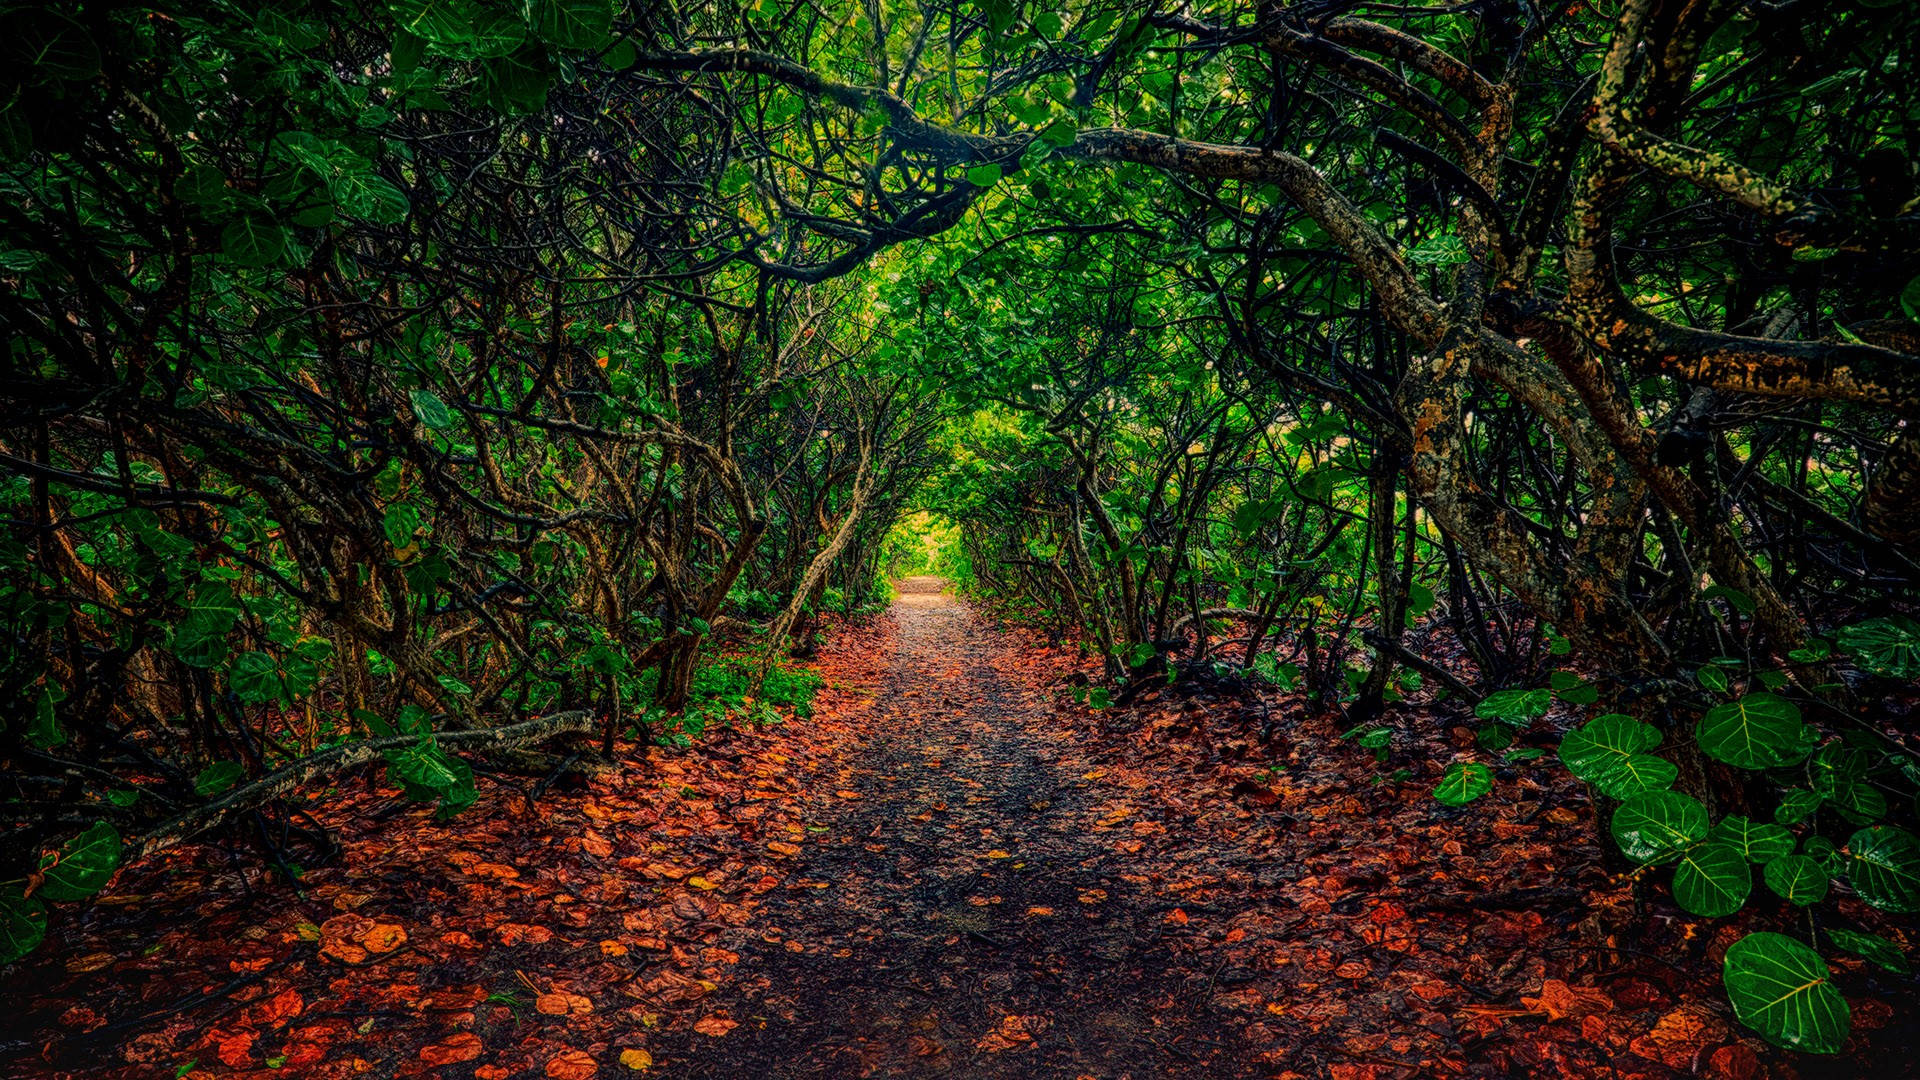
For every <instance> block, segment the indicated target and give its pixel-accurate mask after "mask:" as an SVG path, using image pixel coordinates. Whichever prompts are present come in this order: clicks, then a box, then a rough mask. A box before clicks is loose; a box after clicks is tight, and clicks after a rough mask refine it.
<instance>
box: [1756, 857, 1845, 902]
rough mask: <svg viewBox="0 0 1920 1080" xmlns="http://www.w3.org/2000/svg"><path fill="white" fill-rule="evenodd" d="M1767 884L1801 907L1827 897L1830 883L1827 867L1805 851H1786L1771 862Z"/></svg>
mask: <svg viewBox="0 0 1920 1080" xmlns="http://www.w3.org/2000/svg"><path fill="white" fill-rule="evenodd" d="M1764 876H1765V878H1766V881H1767V888H1769V889H1772V890H1773V891H1774V892H1776V893H1778V894H1780V898H1781V899H1783V900H1785V901H1787V902H1788V903H1790V904H1794V905H1796V906H1798V907H1807V906H1808V905H1811V904H1817V903H1819V902H1820V901H1822V900H1824V899H1826V898H1827V886H1828V885H1829V884H1830V882H1829V881H1828V878H1827V871H1826V868H1825V867H1822V866H1821V865H1820V864H1819V863H1817V862H1815V861H1813V860H1812V859H1809V858H1807V857H1806V856H1805V855H1782V856H1780V857H1779V858H1777V859H1775V860H1773V861H1772V862H1770V863H1768V864H1767V869H1766V873H1765V875H1764Z"/></svg>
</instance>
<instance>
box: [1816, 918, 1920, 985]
mask: <svg viewBox="0 0 1920 1080" xmlns="http://www.w3.org/2000/svg"><path fill="white" fill-rule="evenodd" d="M1827 937H1828V938H1829V939H1831V940H1832V941H1833V943H1834V944H1835V945H1838V946H1840V947H1841V948H1843V949H1845V950H1847V951H1848V952H1850V953H1852V954H1854V955H1855V956H1861V957H1865V958H1866V959H1867V960H1868V961H1869V962H1871V963H1873V964H1874V965H1875V966H1877V967H1881V968H1884V969H1886V970H1887V971H1891V972H1893V973H1894V974H1896V975H1906V974H1908V973H1910V972H1912V971H1913V968H1912V967H1911V966H1909V965H1908V964H1907V958H1906V956H1905V955H1903V954H1902V953H1901V952H1900V946H1898V945H1895V944H1894V943H1893V942H1891V941H1888V940H1887V939H1886V938H1883V937H1881V936H1880V935H1879V934H1866V933H1861V932H1860V931H1858V930H1843V929H1838V928H1835V929H1832V930H1828V931H1827Z"/></svg>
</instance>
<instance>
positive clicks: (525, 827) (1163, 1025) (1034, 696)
mask: <svg viewBox="0 0 1920 1080" xmlns="http://www.w3.org/2000/svg"><path fill="white" fill-rule="evenodd" d="M1076 663H1077V659H1076V657H1075V656H1074V655H1073V654H1072V653H1071V652H1070V651H1062V650H1058V649H1052V648H1048V647H1046V646H1044V645H1042V644H1041V642H1040V641H1039V640H1038V639H1037V638H1036V637H1035V636H1034V635H1032V634H1029V633H1026V632H1022V631H1005V630H1003V629H1002V628H1000V627H997V626H995V625H992V623H991V621H990V620H989V619H988V618H987V617H985V616H982V615H980V614H977V613H976V612H974V611H973V610H972V609H969V608H968V607H966V606H963V605H961V604H959V603H957V602H955V601H953V600H952V599H950V598H948V597H945V596H942V595H941V594H940V593H939V591H938V589H937V583H936V582H933V581H930V580H925V579H922V580H914V581H909V582H907V583H906V586H905V589H904V591H903V593H902V595H901V597H900V601H899V603H898V604H896V605H895V607H894V609H893V611H892V612H891V613H890V615H889V616H888V617H887V618H883V619H878V620H872V621H867V622H859V623H842V624H839V625H838V626H837V627H836V630H835V632H834V634H833V638H832V642H831V645H830V647H829V648H828V649H827V650H826V652H825V653H824V654H823V655H822V656H821V658H820V660H819V664H818V667H819V671H820V673H821V674H822V675H823V677H824V678H825V679H826V680H827V685H826V687H825V688H823V689H822V690H820V692H819V694H818V696H817V697H816V699H815V702H814V709H813V713H812V715H811V716H808V717H806V718H804V719H801V720H798V721H796V722H793V723H789V724H784V725H776V726H772V727H760V726H758V725H756V724H753V723H747V722H741V721H740V720H738V719H737V718H736V720H735V721H734V722H732V723H730V724H728V725H726V726H723V727H719V728H716V729H713V730H709V731H708V732H707V733H706V734H705V735H704V736H703V737H702V738H700V739H699V740H697V741H695V742H694V744H693V745H692V746H691V747H689V748H684V749H672V748H666V747H660V746H637V745H633V744H624V745H622V747H621V748H620V754H619V760H618V762H617V763H616V764H614V765H613V766H612V767H609V768H606V769H603V770H601V771H600V772H598V773H597V774H596V775H595V776H593V777H592V778H591V779H577V778H574V779H569V780H567V781H565V782H564V783H562V784H556V785H554V786H552V787H550V788H549V787H546V786H537V785H536V784H535V782H534V781H532V780H529V779H525V778H516V777H514V776H512V775H510V774H489V775H487V776H486V778H485V788H484V790H483V797H482V799H481V801H480V802H479V803H478V804H477V805H475V806H474V807H473V808H471V809H469V810H467V811H465V812H463V813H461V814H460V815H459V816H458V817H455V818H453V819H451V820H444V821H443V820H439V819H437V818H436V817H435V815H434V813H433V809H432V808H431V807H430V806H423V805H420V804H414V803H408V802H406V801H405V800H404V798H403V794H402V792H400V791H399V790H397V789H395V788H392V787H390V786H388V785H387V783H386V780H385V777H384V776H383V774H382V772H381V771H379V770H368V771H367V772H365V773H362V774H359V775H356V776H354V777H352V778H350V779H347V780H343V781H342V782H341V783H339V784H338V785H336V786H335V787H334V788H332V789H329V790H327V791H325V792H314V793H310V794H309V795H308V797H307V798H308V802H307V805H308V806H310V807H312V808H313V810H314V811H315V813H316V815H317V820H319V821H320V822H321V823H323V824H325V825H326V827H327V828H328V830H329V831H330V833H331V834H332V835H333V836H334V837H335V838H336V839H337V840H338V841H339V843H340V845H341V851H340V854H339V856H338V857H337V858H332V859H329V860H326V861H324V862H321V861H318V860H316V861H315V862H314V863H313V865H312V868H311V869H309V870H308V871H306V872H305V873H304V874H302V875H301V877H300V880H299V882H298V883H297V885H295V884H290V883H289V882H287V881H286V880H284V879H283V878H279V877H276V876H272V875H270V874H269V873H268V872H267V870H266V869H265V867H264V864H263V861H262V860H261V858H260V857H259V853H258V852H257V851H256V850H252V849H251V848H248V847H246V846H243V845H244V843H245V838H244V837H221V838H215V839H210V840H209V841H208V842H205V843H202V844H197V845H182V846H181V847H179V848H176V849H173V850H171V851H169V852H167V853H166V854H165V855H163V856H161V857H160V858H157V859H153V860H147V861H145V862H142V863H140V864H138V865H136V866H134V867H131V868H129V869H127V870H125V871H123V872H122V873H121V874H120V875H119V876H118V877H117V878H116V879H115V881H114V882H113V883H112V885H111V886H110V887H109V889H108V890H107V892H106V893H105V894H103V895H102V897H101V898H100V900H99V901H97V902H95V903H92V904H89V905H76V906H74V907H72V908H70V909H63V910H62V911H61V912H60V918H59V921H58V922H57V924H56V925H55V927H54V929H53V931H52V933H51V936H50V940H49V941H48V943H47V945H46V946H45V947H43V948H42V949H41V950H39V951H38V952H37V953H35V954H34V955H33V956H31V957H29V958H28V959H27V960H25V961H23V962H21V963H20V964H18V965H15V966H14V967H12V968H10V969H9V970H8V972H7V978H6V979H4V980H0V1077H15V1076H20V1077H33V1078H35V1080H39V1078H44V1077H74V1078H76V1080H78V1078H85V1080H98V1078H107V1077H121V1076H126V1077H142V1078H144V1077H150V1076H176V1075H177V1076H182V1077H184V1078H186V1080H222V1078H226V1077H236V1076H238V1077H249V1078H259V1080H279V1078H281V1077H286V1076H300V1077H303V1078H315V1080H336V1078H337V1080H360V1078H363V1077H380V1078H385V1077H432V1078H436V1080H438V1078H447V1080H519V1078H525V1080H613V1078H617V1077H636V1078H651V1077H669V1078H672V1080H683V1078H684V1080H787V1078H795V1080H804V1078H810V1077H834V1078H839V1077H860V1076H874V1077H906V1078H921V1077H959V1078H975V1077H978V1078H984V1080H996V1078H1014V1077H1018V1078H1034V1080H1056V1078H1057V1080H1084V1078H1094V1080H1148V1078H1153V1080H1161V1078H1168V1080H1172V1078H1186V1077H1195V1078H1200V1077H1205V1078H1208V1080H1213V1078H1220V1080H1237V1078H1242V1077H1247V1078H1251V1077H1271V1078H1274V1080H1308V1078H1312V1080H1320V1078H1326V1080H1414V1078H1416V1077H1476V1078H1480V1077H1486V1078H1494V1077H1502V1078H1504V1077H1522V1076H1524V1077H1534V1076H1540V1077H1561V1076H1581V1077H1585V1076H1616V1077H1623V1078H1625V1077H1639V1078H1645V1080H1668V1078H1678V1077H1683V1076H1698V1075H1707V1076H1712V1077H1717V1078H1720V1080H1755V1078H1757V1077H1760V1076H1778V1077H1786V1076H1798V1077H1801V1078H1802V1080H1812V1078H1822V1080H1824V1078H1826V1077H1833V1078H1836V1080H1837V1078H1839V1077H1854V1076H1866V1075H1881V1073H1876V1072H1875V1070H1876V1069H1880V1068H1883V1067H1885V1066H1889V1065H1891V1066H1892V1067H1893V1068H1894V1069H1895V1070H1896V1072H1895V1073H1892V1074H1888V1075H1904V1074H1905V1073H1906V1071H1907V1070H1905V1069H1904V1065H1905V1063H1906V1062H1909V1061H1911V1060H1912V1055H1911V1054H1910V1053H1907V1052H1906V1048H1907V1047H1908V1046H1909V1045H1910V1043H1911V1041H1912V1040H1911V1034H1910V1033H1901V1034H1896V1033H1893V1032H1884V1033H1880V1032H1879V1029H1882V1028H1886V1027H1888V1026H1889V1024H1891V1023H1894V1022H1895V1018H1896V1017H1904V1016H1907V1015H1910V1013H1909V1012H1906V1011H1902V1009H1904V1008H1905V1006H1904V1005H1903V1006H1901V1008H1895V1007H1894V1006H1892V1005H1890V1004H1889V1003H1888V1002H1887V1001H1886V1000H1881V999H1880V997H1861V998H1859V999H1858V1000H1856V1001H1855V1005H1854V1025H1855V1030H1856V1031H1857V1032H1863V1033H1877V1034H1874V1035H1873V1037H1874V1038H1876V1039H1879V1040H1881V1041H1879V1042H1877V1043H1875V1044H1874V1045H1875V1046H1876V1047H1877V1048H1878V1049H1877V1058H1876V1059H1874V1060H1872V1061H1868V1060H1865V1059H1863V1057H1861V1056H1860V1055H1854V1056H1851V1057H1848V1058H1844V1059H1825V1060H1816V1059H1809V1058H1802V1059H1793V1060H1790V1061H1789V1060H1786V1059H1784V1058H1783V1057H1782V1055H1781V1054H1780V1053H1779V1052H1777V1051H1774V1050H1771V1049H1769V1048H1768V1047H1767V1046H1765V1045H1764V1044H1762V1043H1760V1042H1759V1041H1758V1040H1757V1039H1755V1038H1753V1037H1751V1036H1749V1035H1747V1034H1745V1033H1743V1032H1742V1031H1740V1030H1739V1029H1738V1028H1737V1027H1735V1026H1734V1024H1733V1022H1732V1019H1731V1017H1730V1016H1729V1015H1728V1013H1727V1009H1726V1006H1725V1003H1724V999H1723V998H1722V997H1721V995H1720V993H1719V989H1718V986H1717V983H1716V982H1715V979H1714V975H1715V972H1716V971H1717V965H1718V961H1719V952H1720V951H1721V950H1724V948H1725V947H1726V945H1727V944H1728V943H1729V942H1730V941H1731V940H1733V939H1734V938H1735V937H1737V936H1738V934H1739V933H1740V932H1741V931H1740V930H1739V928H1737V927H1735V926H1733V925H1731V924H1729V923H1727V922H1724V921H1721V922H1715V921H1708V920H1693V919H1687V918H1678V917H1675V915H1674V913H1673V910H1672V909H1671V908H1668V907H1662V906H1661V902H1660V900H1659V898H1658V896H1652V897H1649V896H1646V895H1636V894H1635V891H1634V886H1633V883H1632V881H1631V880H1628V879H1624V878H1613V877H1610V876H1609V875H1608V874H1607V872H1606V871H1605V869H1604V868H1603V867H1602V866H1601V865H1600V863H1599V849H1598V848H1597V846H1596V845H1595V844H1594V842H1593V838H1594V836H1595V835H1596V830H1595V824H1594V810H1593V807H1592V806H1591V804H1590V802H1589V800H1588V797H1587V794H1586V792H1585V790H1584V788H1583V787H1582V786H1581V785H1579V784H1578V783H1577V782H1574V781H1572V780H1571V779H1570V778H1568V777H1567V776H1566V775H1565V774H1564V771H1561V770H1550V769H1547V768H1543V767H1537V766H1534V765H1527V764H1522V763H1509V764H1503V765H1502V766H1501V767H1500V771H1499V774H1498V785H1497V788H1496V791H1495V793H1494V794H1493V795H1491V796H1489V797H1488V798H1486V799H1483V800H1481V801H1479V802H1476V803H1474V804H1472V805H1470V806H1467V807H1462V808H1451V807H1446V806H1443V805H1441V804H1439V803H1438V802H1436V801H1435V800H1434V799H1433V797H1432V794H1431V791H1432V787H1433V784H1434V783H1435V781H1436V779H1437V777H1438V774H1439V772H1440V770H1441V769H1442V768H1444V766H1445V763H1446V762H1447V761H1448V760H1451V759H1452V758H1453V757H1454V756H1455V755H1456V754H1458V753H1463V752H1466V753H1471V751H1466V750H1464V748H1465V747H1468V746H1471V744H1472V741H1473V737H1474V736H1473V732H1472V731H1470V730H1468V729H1467V728H1465V727H1463V726H1460V725H1459V724H1457V723H1456V724H1451V725H1450V724H1449V723H1448V722H1447V721H1446V719H1445V716H1446V714H1445V713H1444V712H1443V711H1442V710H1438V709H1433V708H1432V707H1417V708H1414V709H1412V710H1409V711H1408V712H1407V713H1406V714H1405V715H1403V716H1400V717H1397V718H1395V719H1394V720H1393V721H1392V723H1393V724H1394V728H1393V731H1394V739H1395V741H1394V744H1393V746H1394V748H1393V749H1392V750H1391V751H1390V752H1389V753H1388V754H1387V760H1380V761H1376V760H1374V759H1373V756H1372V755H1371V754H1370V753H1368V752H1367V751H1365V750H1363V749H1361V748H1359V747H1356V746H1354V745H1353V743H1352V741H1351V740H1348V739H1343V738H1341V737H1340V735H1341V731H1342V729H1343V727H1344V725H1343V724H1342V723H1341V722H1340V720H1339V717H1338V715H1337V714H1336V713H1332V712H1328V713H1325V714H1321V715H1311V714H1309V713H1307V711H1306V710H1304V709H1303V708H1301V707H1300V703H1299V701H1298V700H1297V698H1294V699H1289V698H1286V697H1273V696H1270V697H1267V698H1262V699H1257V700H1241V699H1236V698H1233V697H1231V696H1222V697H1218V698H1210V697H1209V696H1208V694H1209V693H1210V692H1209V691H1207V690H1206V689H1205V688H1204V687H1200V688H1194V689H1185V688H1183V689H1181V690H1179V691H1168V692H1165V693H1161V694H1156V695H1154V696H1152V697H1151V698H1150V699H1149V700H1143V701H1142V702H1140V703H1139V704H1137V705H1136V706H1135V707H1132V708H1128V709H1112V710H1105V711H1100V712H1094V711H1090V710H1087V709H1084V708H1080V707H1076V706H1073V705H1071V704H1070V703H1067V702H1066V701H1064V699H1063V697H1062V696H1061V694H1060V680H1061V679H1062V678H1064V677H1066V676H1067V675H1068V674H1069V673H1070V672H1071V671H1073V670H1074V669H1075V664H1076ZM748 715H750V714H748ZM1650 913H1651V914H1650ZM1858 914H1859V913H1858V912H1856V913H1855V915H1856V917H1857V916H1858ZM1790 915H1791V913H1788V915H1787V916H1778V915H1773V914H1767V913H1761V914H1760V915H1759V916H1756V918H1755V920H1754V923H1753V925H1761V926H1771V927H1780V926H1784V925H1787V924H1786V921H1785V920H1786V918H1787V917H1790ZM1616 935H1617V936H1616ZM1628 938H1630V940H1631V941H1632V942H1633V944H1632V945H1630V946H1629V947H1626V948H1618V947H1616V945H1617V943H1618V942H1619V941H1620V940H1625V939H1628ZM1847 977H1848V978H1849V979H1851V980H1853V982H1852V984H1851V985H1855V986H1860V985H1868V986H1872V985H1874V984H1873V983H1871V982H1869V980H1871V979H1873V978H1874V976H1872V975H1871V974H1869V973H1866V972H1864V971H1862V970H1861V965H1859V964H1858V963H1857V962H1854V963H1852V964H1851V968H1850V970H1849V972H1848V976H1847ZM1890 985H1891V984H1881V987H1882V989H1881V990H1880V991H1877V993H1879V994H1880V995H1882V996H1885V997H1887V998H1890V999H1893V1000H1899V1001H1910V1000H1911V991H1910V989H1903V988H1901V987H1898V986H1895V987H1893V988H1892V989H1890V990H1889V989H1886V987H1887V986H1890ZM1861 1045H1862V1046H1865V1045H1867V1044H1866V1043H1864V1042H1863V1043H1862V1044H1861Z"/></svg>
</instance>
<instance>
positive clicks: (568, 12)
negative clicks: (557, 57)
mask: <svg viewBox="0 0 1920 1080" xmlns="http://www.w3.org/2000/svg"><path fill="white" fill-rule="evenodd" d="M527 22H528V23H530V24H531V25H532V26H533V32H534V33H535V34H537V35H539V37H540V40H542V41H544V42H546V43H547V44H549V45H556V46H558V47H560V48H562V49H603V48H606V45H607V41H608V39H609V38H610V37H611V35H612V33H613V3H612V0H528V2H527Z"/></svg>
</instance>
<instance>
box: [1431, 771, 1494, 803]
mask: <svg viewBox="0 0 1920 1080" xmlns="http://www.w3.org/2000/svg"><path fill="white" fill-rule="evenodd" d="M1492 790H1493V773H1492V771H1491V770H1489V769H1488V768H1487V767H1486V766H1485V765H1482V764H1480V763H1479V762H1477V761H1456V762H1454V763H1453V764H1451V765H1449V766H1447V771H1446V773H1445V774H1444V775H1442V776H1441V777H1440V783H1439V785H1438V786H1436V787H1435V788H1434V789H1433V797H1434V798H1436V799H1439V800H1440V801H1441V802H1443V803H1446V804H1447V805H1448V806H1465V805H1466V804H1468V803H1470V802H1472V801H1473V800H1475V799H1477V798H1479V797H1480V796H1482V795H1485V794H1486V793H1487V792H1489V791H1492Z"/></svg>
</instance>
